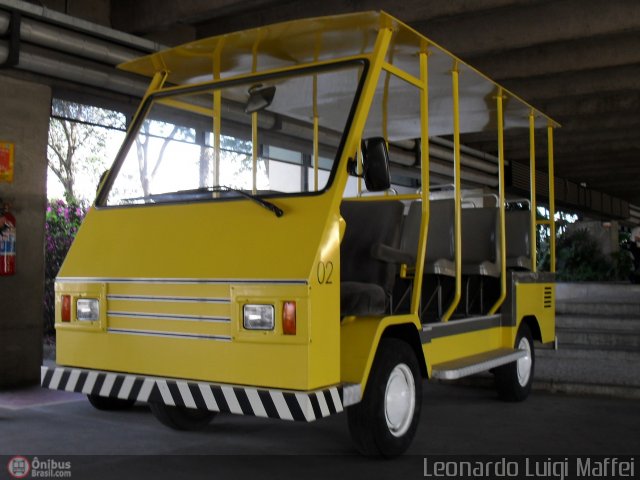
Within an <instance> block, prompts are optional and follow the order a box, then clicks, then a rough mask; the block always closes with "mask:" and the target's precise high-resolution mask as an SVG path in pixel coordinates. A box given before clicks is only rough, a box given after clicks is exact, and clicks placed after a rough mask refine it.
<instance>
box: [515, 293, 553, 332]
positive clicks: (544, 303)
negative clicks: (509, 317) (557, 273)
mask: <svg viewBox="0 0 640 480" xmlns="http://www.w3.org/2000/svg"><path fill="white" fill-rule="evenodd" d="M555 311H556V309H555V286H554V284H553V283H519V284H517V286H516V312H517V313H516V315H517V318H518V321H521V320H522V319H523V318H525V317H535V319H536V320H537V322H538V326H539V327H540V334H541V337H542V343H550V342H553V341H554V339H555V335H556V333H555V332H556V316H555ZM514 338H515V337H514Z"/></svg>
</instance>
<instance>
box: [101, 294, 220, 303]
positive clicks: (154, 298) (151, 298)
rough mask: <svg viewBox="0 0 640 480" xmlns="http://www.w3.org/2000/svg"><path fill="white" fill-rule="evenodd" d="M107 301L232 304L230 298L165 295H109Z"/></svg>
mask: <svg viewBox="0 0 640 480" xmlns="http://www.w3.org/2000/svg"><path fill="white" fill-rule="evenodd" d="M107 300H129V301H132V302H172V303H231V300H230V299H228V298H210V297H170V296H163V295H117V294H111V295H107Z"/></svg>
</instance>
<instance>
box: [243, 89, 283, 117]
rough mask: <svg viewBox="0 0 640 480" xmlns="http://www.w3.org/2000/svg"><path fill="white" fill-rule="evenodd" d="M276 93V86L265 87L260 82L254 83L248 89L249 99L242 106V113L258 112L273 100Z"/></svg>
mask: <svg viewBox="0 0 640 480" xmlns="http://www.w3.org/2000/svg"><path fill="white" fill-rule="evenodd" d="M275 94H276V87H275V86H271V87H265V86H264V85H262V84H259V85H254V86H253V87H251V88H250V89H249V100H247V103H246V105H245V106H244V113H254V112H259V111H260V110H263V109H265V108H267V107H268V106H269V105H271V102H273V97H274V96H275Z"/></svg>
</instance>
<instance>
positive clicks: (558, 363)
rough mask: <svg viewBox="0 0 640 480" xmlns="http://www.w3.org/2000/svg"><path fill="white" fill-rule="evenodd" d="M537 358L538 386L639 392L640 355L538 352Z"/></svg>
mask: <svg viewBox="0 0 640 480" xmlns="http://www.w3.org/2000/svg"><path fill="white" fill-rule="evenodd" d="M560 352H562V353H560ZM536 354H537V355H536V366H535V379H536V381H538V382H547V383H549V382H551V383H555V384H558V383H568V384H581V385H588V386H616V387H628V388H640V353H638V352H602V351H589V350H575V351H573V352H568V351H562V350H558V351H552V350H537V351H536Z"/></svg>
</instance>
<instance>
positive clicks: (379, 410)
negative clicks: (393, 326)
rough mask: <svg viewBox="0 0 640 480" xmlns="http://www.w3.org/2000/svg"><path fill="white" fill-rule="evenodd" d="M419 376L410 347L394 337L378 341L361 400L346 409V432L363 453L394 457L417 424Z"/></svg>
mask: <svg viewBox="0 0 640 480" xmlns="http://www.w3.org/2000/svg"><path fill="white" fill-rule="evenodd" d="M421 405H422V379H421V377H420V369H419V368H418V360H417V358H416V355H415V353H414V352H413V349H412V348H411V347H410V346H409V345H408V344H407V343H406V342H403V341H401V340H398V339H395V338H386V339H383V340H382V341H381V342H380V345H379V346H378V352H377V354H376V358H375V359H374V361H373V366H372V367H371V373H370V374H369V380H368V381H367V387H366V390H365V392H364V396H363V398H362V401H361V402H360V403H358V404H356V405H353V406H351V407H349V408H348V409H347V420H348V423H349V432H350V433H351V438H352V439H353V442H354V443H355V446H356V448H357V449H358V451H359V452H360V453H362V454H363V455H371V456H379V455H381V456H384V457H394V456H397V455H400V454H402V453H404V451H405V450H406V449H407V448H409V445H410V444H411V441H412V440H413V437H414V435H415V433H416V429H417V427H418V420H419V418H420V407H421Z"/></svg>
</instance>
